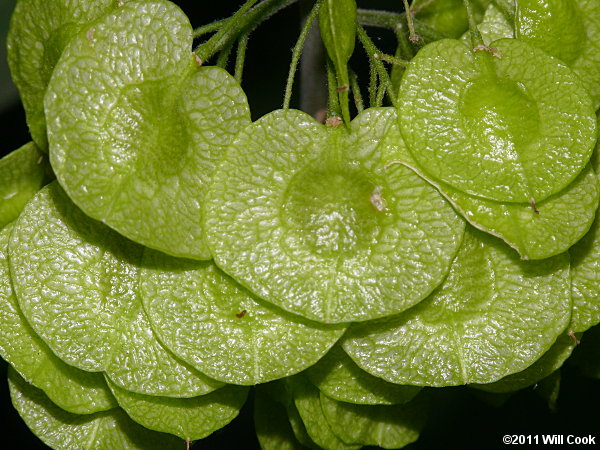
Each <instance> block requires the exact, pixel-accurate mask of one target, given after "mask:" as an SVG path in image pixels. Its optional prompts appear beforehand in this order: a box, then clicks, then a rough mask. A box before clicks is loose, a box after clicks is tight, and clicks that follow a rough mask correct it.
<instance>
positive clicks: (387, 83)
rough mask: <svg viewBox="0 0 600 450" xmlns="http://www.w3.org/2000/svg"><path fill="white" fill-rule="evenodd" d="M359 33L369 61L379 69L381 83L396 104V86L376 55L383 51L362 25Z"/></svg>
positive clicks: (391, 100) (358, 30) (359, 27)
mask: <svg viewBox="0 0 600 450" xmlns="http://www.w3.org/2000/svg"><path fill="white" fill-rule="evenodd" d="M357 34H358V39H359V40H360V43H361V44H362V46H363V47H364V49H365V51H366V52H367V55H368V57H369V61H370V62H371V64H374V65H375V69H376V70H377V75H378V76H379V80H380V83H381V84H382V85H383V88H384V89H385V91H387V94H388V98H389V99H390V102H391V103H392V105H394V106H396V98H395V96H394V95H393V92H394V88H393V87H392V80H390V75H389V74H388V72H387V70H385V67H384V66H383V62H382V61H381V59H379V58H378V57H376V56H375V55H379V54H381V52H380V51H379V50H377V47H375V44H373V41H372V40H371V38H370V37H369V36H368V35H367V33H366V31H365V30H364V28H363V27H361V26H360V25H359V26H358V28H357Z"/></svg>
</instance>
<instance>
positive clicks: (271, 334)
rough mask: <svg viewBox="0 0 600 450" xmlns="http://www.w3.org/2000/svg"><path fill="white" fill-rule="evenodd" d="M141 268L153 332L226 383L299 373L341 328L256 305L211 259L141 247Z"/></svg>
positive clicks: (246, 382)
mask: <svg viewBox="0 0 600 450" xmlns="http://www.w3.org/2000/svg"><path fill="white" fill-rule="evenodd" d="M143 266H144V269H143V270H142V272H141V274H140V294H141V297H142V301H143V304H144V308H145V310H146V313H147V314H148V318H149V320H150V323H151V325H152V327H153V330H154V331H155V332H156V334H157V336H158V338H159V339H160V340H161V342H162V343H164V345H165V346H166V347H167V348H169V349H171V351H172V352H173V353H174V354H176V355H177V356H178V357H180V358H181V359H183V360H184V361H186V362H188V363H189V364H191V365H192V366H193V367H195V368H197V369H198V370H200V371H201V372H202V373H205V374H207V375H208V376H210V377H212V378H214V379H217V380H220V381H224V382H226V383H233V384H242V385H254V384H258V383H264V382H267V381H271V380H275V379H278V378H283V377H285V376H288V375H292V374H294V373H298V372H300V371H302V370H304V369H306V368H308V367H310V366H312V365H313V364H314V363H316V362H317V361H318V360H319V358H321V357H322V356H323V355H324V354H325V353H326V352H327V351H328V350H329V348H331V346H333V345H334V344H335V342H336V341H337V340H338V339H339V338H340V337H341V336H342V334H343V332H344V331H345V330H346V326H341V325H335V326H333V325H323V324H319V323H316V322H311V321H308V320H306V319H304V318H302V317H298V316H294V315H292V314H290V313H288V312H286V311H282V310H280V309H276V308H274V307H272V306H271V305H269V304H263V303H261V302H260V301H259V300H258V299H257V298H256V297H254V296H253V295H252V294H251V293H250V292H248V291H247V290H246V289H244V288H243V287H241V286H240V285H239V284H237V283H236V282H235V281H234V280H233V279H231V278H230V277H229V276H227V275H226V274H224V273H223V272H221V271H220V270H219V269H218V268H217V266H215V264H214V263H212V262H197V261H190V260H183V259H176V258H172V257H169V256H167V255H165V254H163V253H159V252H155V251H152V250H146V251H145V253H144V258H143Z"/></svg>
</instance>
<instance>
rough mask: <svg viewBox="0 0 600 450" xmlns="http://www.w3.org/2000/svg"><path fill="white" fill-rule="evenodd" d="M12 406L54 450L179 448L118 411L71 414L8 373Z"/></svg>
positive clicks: (177, 443)
mask: <svg viewBox="0 0 600 450" xmlns="http://www.w3.org/2000/svg"><path fill="white" fill-rule="evenodd" d="M8 384H9V388H10V396H11V399H12V404H13V406H14V407H15V409H16V410H17V411H18V412H19V415H20V416H21V418H22V419H23V420H24V421H25V423H26V424H27V426H28V427H29V429H30V430H31V431H32V432H33V434H35V435H36V436H37V437H38V438H40V439H41V440H42V441H43V442H44V443H45V444H47V445H48V446H50V447H52V448H54V449H57V450H63V449H64V450H73V449H123V450H125V449H140V450H142V449H143V450H150V449H157V450H170V449H179V450H181V449H182V448H183V445H185V444H184V443H183V442H182V441H181V440H180V439H177V438H175V437H174V436H170V435H168V434H163V433H157V432H155V431H150V430H148V429H146V428H144V427H142V426H140V425H138V424H137V423H135V422H133V421H132V420H131V419H130V418H129V417H127V414H125V413H124V412H123V411H122V410H121V409H120V408H114V409H111V410H109V411H104V412H98V413H95V414H85V415H79V414H72V413H69V412H66V411H64V410H62V409H60V408H59V407H58V406H56V405H55V404H54V403H52V402H51V401H50V400H49V399H48V397H46V395H45V394H44V393H43V392H42V391H41V390H39V389H37V388H35V387H33V386H32V385H30V384H28V383H27V382H26V381H25V380H24V379H23V378H21V376H20V375H19V374H18V373H17V372H16V371H15V370H14V369H12V368H9V369H8Z"/></svg>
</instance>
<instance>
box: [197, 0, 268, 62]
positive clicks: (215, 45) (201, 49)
mask: <svg viewBox="0 0 600 450" xmlns="http://www.w3.org/2000/svg"><path fill="white" fill-rule="evenodd" d="M257 1H258V0H246V3H244V4H243V5H242V7H241V8H240V9H238V10H237V11H236V12H235V14H233V16H231V17H230V18H229V19H228V20H227V23H226V24H225V25H224V26H223V27H221V28H220V29H219V31H217V32H216V33H215V35H214V36H213V37H211V38H210V39H209V40H208V41H206V42H204V43H203V44H200V45H199V46H198V47H197V48H196V51H195V53H196V55H198V58H200V61H202V62H204V61H206V60H207V59H209V58H210V57H211V56H213V55H214V54H215V53H216V52H217V51H219V49H222V48H225V47H227V45H228V44H230V43H231V42H230V41H228V40H227V39H226V37H227V36H228V35H229V34H230V33H231V32H232V31H236V30H237V33H236V34H239V33H240V31H241V27H240V25H241V21H242V19H243V18H244V16H246V15H247V13H248V10H249V9H250V8H252V7H253V6H254V4H255V3H256V2H257Z"/></svg>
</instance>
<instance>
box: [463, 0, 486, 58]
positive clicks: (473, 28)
mask: <svg viewBox="0 0 600 450" xmlns="http://www.w3.org/2000/svg"><path fill="white" fill-rule="evenodd" d="M463 3H464V5H465V8H466V10H467V17H468V19H469V33H470V35H471V45H472V46H473V48H475V47H477V46H478V45H483V38H482V37H481V33H480V32H479V28H477V21H476V20H475V14H474V13H473V6H472V5H471V0H463Z"/></svg>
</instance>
